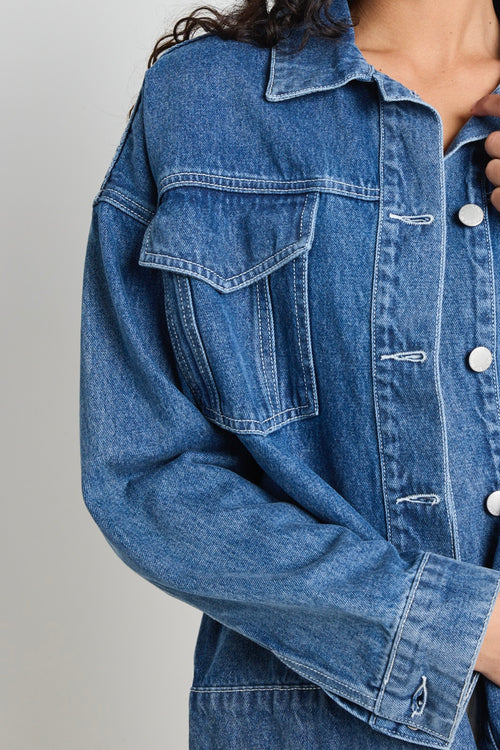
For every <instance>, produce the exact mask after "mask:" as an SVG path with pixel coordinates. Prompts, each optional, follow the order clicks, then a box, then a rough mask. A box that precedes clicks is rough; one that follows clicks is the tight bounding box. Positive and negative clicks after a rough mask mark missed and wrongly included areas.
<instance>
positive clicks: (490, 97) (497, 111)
mask: <svg viewBox="0 0 500 750" xmlns="http://www.w3.org/2000/svg"><path fill="white" fill-rule="evenodd" d="M471 112H472V114H474V115H478V116H480V117H481V116H482V115H493V117H500V94H487V95H486V96H483V97H482V98H481V99H479V100H478V101H477V102H476V103H475V104H474V105H473V106H472V107H471Z"/></svg>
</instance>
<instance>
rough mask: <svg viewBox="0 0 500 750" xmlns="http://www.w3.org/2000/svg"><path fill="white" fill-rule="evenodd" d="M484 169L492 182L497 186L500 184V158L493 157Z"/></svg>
mask: <svg viewBox="0 0 500 750" xmlns="http://www.w3.org/2000/svg"><path fill="white" fill-rule="evenodd" d="M497 132H498V131H497ZM484 171H485V174H486V177H487V178H488V180H489V181H490V182H491V183H493V185H496V186H497V187H498V186H500V159H492V160H491V161H489V162H488V164H487V165H486V169H485V170H484Z"/></svg>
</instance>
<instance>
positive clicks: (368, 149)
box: [80, 0, 500, 750]
mask: <svg viewBox="0 0 500 750" xmlns="http://www.w3.org/2000/svg"><path fill="white" fill-rule="evenodd" d="M330 10H331V13H332V14H333V15H334V16H335V17H339V18H341V17H344V18H345V17H348V16H349V9H348V6H347V3H346V2H345V0H335V1H334V3H333V5H332V6H331V9H330ZM299 40H300V30H295V31H294V32H293V33H292V34H291V35H290V37H289V38H288V39H285V40H283V41H282V42H280V43H279V44H278V45H277V46H275V47H274V48H272V49H271V50H269V49H266V48H260V47H257V46H255V45H251V44H248V43H244V42H236V41H232V40H222V39H220V38H219V37H217V36H214V35H212V34H203V35H201V36H199V37H196V38H194V39H192V40H188V41H185V42H183V43H181V44H178V45H176V46H174V47H173V48H171V49H169V50H168V51H167V52H165V53H164V54H163V55H162V56H161V57H160V58H159V60H158V61H157V62H156V63H155V64H154V65H153V66H152V68H150V69H149V70H147V71H146V73H145V75H144V80H143V83H142V86H141V91H140V94H139V97H138V99H137V101H136V104H135V107H134V111H133V114H132V117H131V119H130V120H129V121H128V123H127V125H126V127H125V129H124V132H123V136H122V138H121V141H120V143H119V145H118V147H117V150H116V153H115V155H114V158H113V160H112V162H111V164H110V166H109V168H108V170H107V173H106V175H105V177H104V180H103V182H102V185H101V187H100V189H99V191H98V193H97V194H96V197H95V199H94V202H93V205H92V216H91V223H90V229H89V236H88V245H87V251H86V258H85V268H84V274H83V294H82V323H81V379H80V388H81V391H80V410H81V411H80V413H81V462H82V492H83V497H84V501H85V504H86V506H87V508H88V510H89V512H90V513H91V515H92V517H93V518H94V520H95V522H96V524H97V525H98V526H99V528H100V530H101V531H102V533H103V535H104V537H105V539H106V540H107V542H108V543H109V545H110V546H111V547H112V549H113V550H114V551H115V552H116V554H117V555H118V556H119V557H120V558H121V559H122V560H123V561H124V562H125V563H126V564H127V565H128V566H129V567H130V568H131V569H132V570H134V571H136V572H137V573H138V574H139V575H140V576H142V577H143V578H145V579H146V580H148V581H150V582H151V583H152V584H153V585H155V586H157V587H158V588H159V589H161V590H162V591H164V592H166V593H167V594H169V595H171V596H173V597H176V598H177V599H179V600H181V601H184V602H186V603H187V604H189V605H191V606H194V607H196V608H197V609H199V610H201V611H202V612H203V616H202V620H201V626H200V630H199V634H198V639H197V643H196V648H195V654H194V672H193V681H192V689H191V692H190V696H189V704H190V714H189V716H190V731H189V744H190V750H304V749H306V748H307V750H319V749H320V748H321V750H326V749H327V748H328V749H332V750H333V749H337V748H339V749H340V748H342V749H344V748H347V749H348V750H350V749H351V748H352V749H353V750H364V749H365V748H367V749H368V748H370V749H371V748H377V749H379V750H403V748H415V746H417V747H422V748H445V749H447V748H453V750H472V749H473V748H476V747H479V748H481V750H498V748H499V747H500V689H499V688H498V687H496V686H495V685H493V683H491V682H489V681H488V680H486V679H485V678H483V677H482V676H480V675H479V674H478V673H477V672H475V671H474V670H473V667H474V664H475V661H476V657H477V654H478V651H479V648H480V645H481V642H482V639H483V636H484V633H485V629H486V626H487V623H488V619H489V617H490V614H491V610H492V607H493V604H494V601H495V599H496V596H497V595H498V592H499V589H500V544H499V528H500V518H499V517H498V516H493V515H492V514H491V513H490V512H489V511H488V509H487V507H486V505H485V499H486V497H487V496H488V495H489V494H490V493H491V492H493V491H495V490H499V489H500V388H499V382H498V377H499V368H498V364H497V360H496V351H497V348H498V345H499V343H500V327H499V325H498V323H497V316H498V314H499V311H500V214H499V213H498V212H497V211H496V210H495V209H494V208H493V207H492V205H491V203H490V202H489V200H488V198H489V194H490V192H491V190H492V189H493V185H492V184H491V183H489V182H488V180H487V179H486V177H485V174H484V168H485V165H486V163H487V161H488V158H489V157H488V156H487V154H486V152H485V149H484V139H485V137H486V136H487V134H488V133H489V132H491V131H492V130H495V129H497V128H499V127H500V119H498V118H493V117H471V118H470V119H469V120H468V121H467V123H466V124H465V125H464V126H463V127H462V129H461V130H460V132H459V133H458V135H457V136H456V138H455V139H454V141H453V143H451V145H450V146H449V147H448V148H447V149H446V152H445V153H444V154H443V133H442V122H441V119H440V116H439V114H438V112H437V111H436V110H435V109H433V108H432V107H431V106H430V105H429V104H426V103H425V102H424V101H423V100H422V99H421V98H420V97H419V96H418V94H417V93H416V92H414V91H411V90H409V89H408V88H406V87H405V86H403V85H402V84H401V83H399V82H398V81H396V80H394V79H392V78H391V77H389V76H387V75H385V74H383V73H381V72H379V71H377V70H376V69H374V67H373V66H372V65H370V64H368V62H367V61H366V60H365V58H364V57H363V56H362V55H361V52H360V50H359V49H358V47H357V46H356V45H355V43H354V36H353V32H352V30H351V31H350V32H348V33H347V35H346V36H345V37H343V39H342V40H341V41H333V40H328V39H324V38H323V39H321V38H312V39H310V40H309V42H308V44H307V45H306V47H305V49H304V50H303V51H302V52H301V53H299V54H294V55H291V56H288V55H286V54H285V52H286V48H291V47H292V46H293V47H294V46H295V44H296V43H298V41H299ZM495 91H496V92H499V93H500V85H499V87H498V88H497V89H495ZM467 203H472V204H476V205H477V206H480V207H481V208H482V209H483V211H484V217H483V218H482V221H480V222H479V223H477V224H476V225H474V226H468V225H466V224H464V223H462V222H461V221H460V220H459V218H458V212H459V209H460V208H461V207H462V206H463V205H464V204H467ZM477 346H487V347H489V349H490V350H491V352H492V354H493V361H492V364H491V366H490V367H488V368H487V369H485V370H484V371H481V372H477V371H474V370H473V369H471V367H470V366H469V364H468V354H469V353H470V351H471V350H472V349H473V348H474V347H477ZM474 688H477V694H476V695H477V697H478V700H477V705H478V726H479V736H478V739H477V742H476V740H475V739H474V737H473V734H472V730H471V726H470V723H469V719H468V716H467V712H466V707H467V704H468V702H469V699H470V697H471V695H472V691H473V690H474Z"/></svg>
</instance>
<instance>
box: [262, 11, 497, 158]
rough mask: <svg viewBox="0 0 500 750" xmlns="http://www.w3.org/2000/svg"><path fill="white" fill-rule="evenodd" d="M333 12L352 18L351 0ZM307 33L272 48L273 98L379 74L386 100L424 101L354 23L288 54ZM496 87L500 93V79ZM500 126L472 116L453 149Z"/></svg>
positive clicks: (269, 89) (494, 120) (270, 91)
mask: <svg viewBox="0 0 500 750" xmlns="http://www.w3.org/2000/svg"><path fill="white" fill-rule="evenodd" d="M493 5H494V7H495V10H496V13H497V15H498V16H499V18H500V0H494V2H493ZM320 12H321V13H322V12H323V11H320ZM329 14H330V16H332V17H333V18H335V19H344V20H347V21H348V22H352V18H351V12H350V9H349V4H348V2H347V0H332V2H331V4H330V6H329ZM301 37H302V29H301V28H295V29H293V30H292V32H291V33H290V34H289V36H288V37H287V38H286V39H282V40H280V41H279V42H278V44H276V45H274V46H273V47H272V48H271V64H270V69H269V77H268V81H267V88H266V90H265V93H264V96H265V98H266V100H267V101H269V102H279V101H283V100H285V99H292V98H293V97H297V96H302V95H304V94H310V93H313V92H315V91H328V90H330V89H335V88H338V87H339V86H342V85H343V84H344V83H347V82H348V81H351V80H353V79H357V80H361V81H370V80H376V81H377V83H378V86H379V89H380V92H381V95H382V97H383V99H385V101H399V100H404V99H406V100H410V101H422V100H421V98H420V97H419V95H418V94H417V93H416V92H415V91H411V90H410V89H408V88H406V86H403V84H401V83H399V81H396V80H395V79H393V78H391V77H390V76H388V75H386V74H385V73H381V72H380V71H378V70H377V69H376V68H375V67H374V66H373V65H371V64H370V63H368V61H367V60H366V59H365V58H364V57H363V55H362V54H361V51H360V49H359V47H358V46H357V45H356V42H355V37H354V29H353V28H352V27H350V28H348V29H347V31H346V32H345V33H344V34H343V35H342V36H341V37H340V38H339V39H328V38H326V37H319V36H311V37H310V38H309V39H308V41H307V44H306V45H305V47H304V48H303V49H302V50H301V51H300V52H296V53H294V54H291V55H289V54H285V53H286V52H288V51H289V50H290V49H296V47H297V46H298V44H299V42H300V39H301ZM492 93H495V94H500V84H499V85H498V86H497V87H496V88H495V89H494V91H493V92H492ZM499 127H500V126H499V118H498V117H490V116H483V117H478V116H471V118H470V119H469V120H468V121H467V123H466V124H465V125H464V126H463V128H462V129H461V131H460V132H459V133H458V134H457V136H456V138H455V139H454V141H453V143H452V144H450V146H449V147H448V149H447V154H451V153H452V152H453V151H455V150H456V149H457V148H458V147H459V146H460V145H461V144H462V143H465V142H468V141H475V140H479V139H481V138H485V137H486V136H487V135H488V133H490V132H491V131H492V130H497V129H499Z"/></svg>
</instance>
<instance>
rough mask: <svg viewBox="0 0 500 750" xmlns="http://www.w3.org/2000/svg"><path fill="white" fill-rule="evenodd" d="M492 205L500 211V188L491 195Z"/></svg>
mask: <svg viewBox="0 0 500 750" xmlns="http://www.w3.org/2000/svg"><path fill="white" fill-rule="evenodd" d="M490 200H491V204H492V206H493V207H494V208H496V209H497V211H500V187H497V188H495V189H494V190H493V191H492V193H491V195H490Z"/></svg>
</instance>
